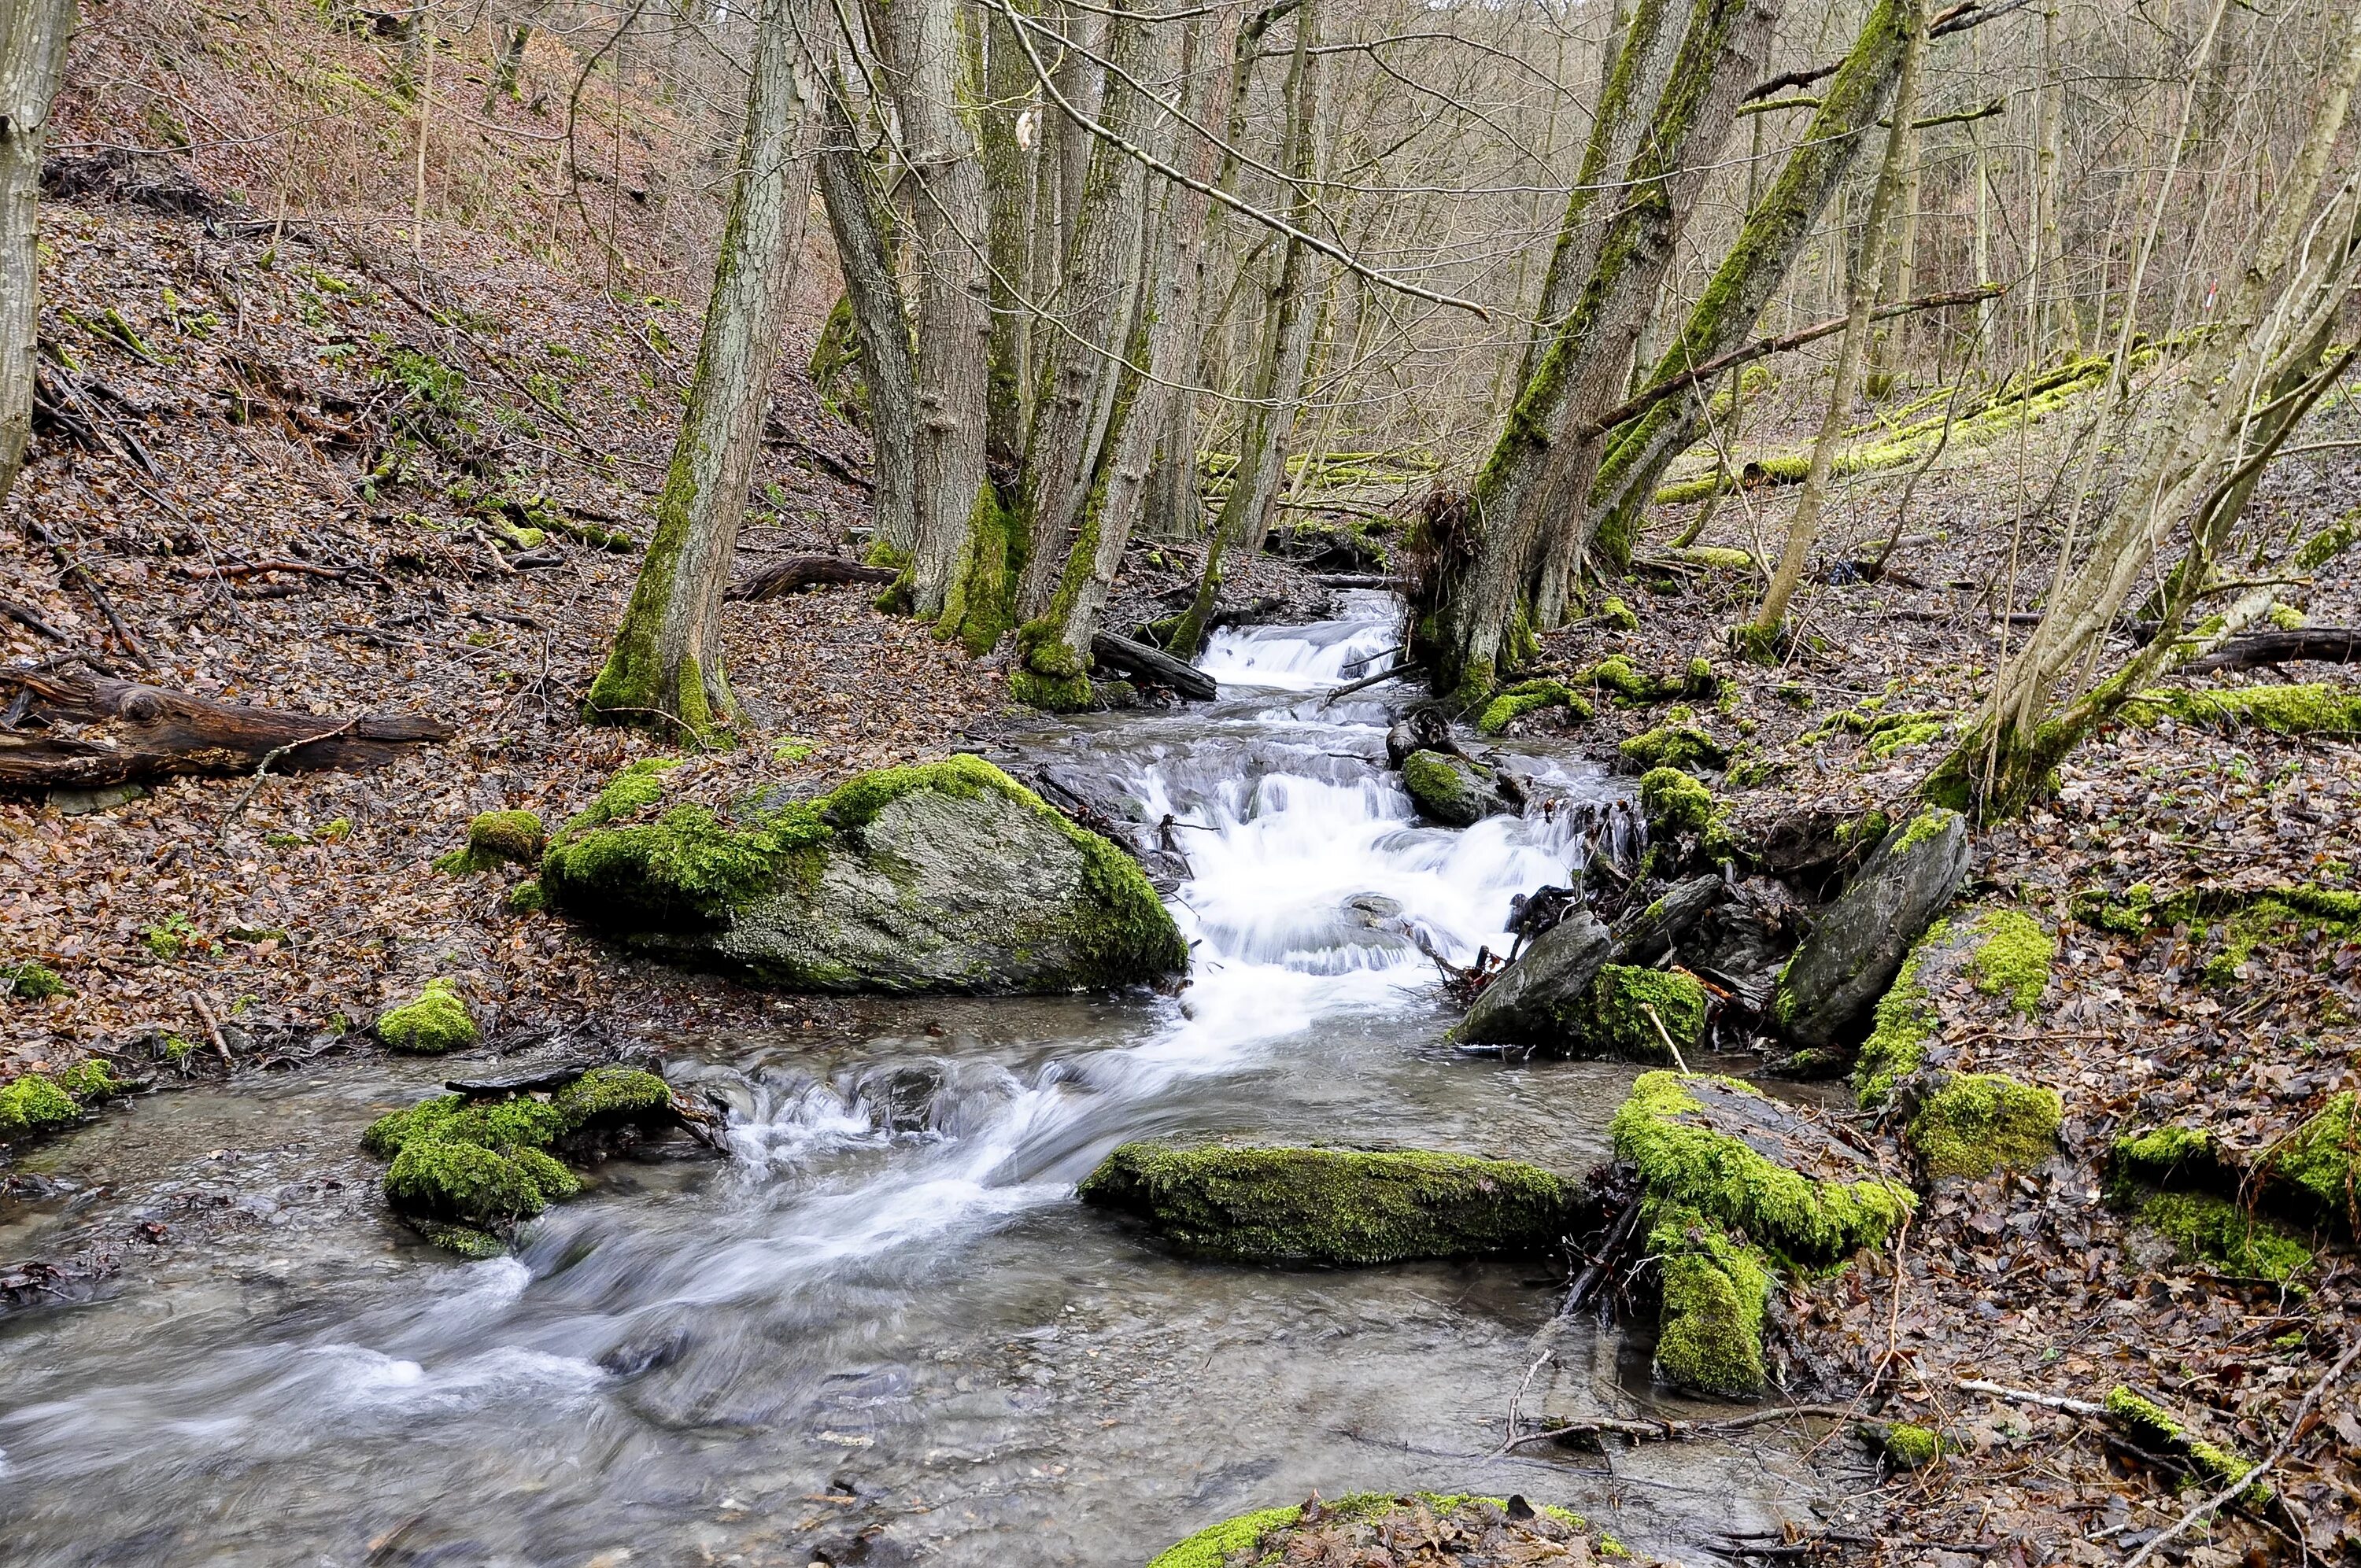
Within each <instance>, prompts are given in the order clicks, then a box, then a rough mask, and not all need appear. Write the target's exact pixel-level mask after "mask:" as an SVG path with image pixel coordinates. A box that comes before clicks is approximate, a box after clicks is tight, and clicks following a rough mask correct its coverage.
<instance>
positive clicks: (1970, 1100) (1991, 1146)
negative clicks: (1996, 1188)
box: [1903, 1072, 2066, 1181]
mask: <svg viewBox="0 0 2361 1568" xmlns="http://www.w3.org/2000/svg"><path fill="white" fill-rule="evenodd" d="M1912 1098H1913V1099H1915V1100H1916V1109H1915V1110H1914V1111H1913V1113H1912V1114H1911V1117H1910V1121H1909V1123H1908V1124H1907V1125H1906V1126H1905V1128H1904V1130H1903V1141H1904V1142H1905V1143H1906V1144H1908V1145H1909V1146H1910V1150H1911V1152H1912V1153H1913V1154H1916V1156H1917V1157H1918V1163H1919V1166H1920V1168H1922V1169H1924V1170H1925V1171H1926V1173H1927V1176H1928V1177H1930V1178H1939V1177H1964V1178H1966V1179H1969V1180H1971V1181H1980V1180H1982V1179H1983V1178H1985V1177H1987V1176H1990V1175H1991V1174H1992V1173H1993V1171H1995V1170H2002V1169H2007V1170H2032V1169H2034V1168H2037V1167H2038V1166H2040V1165H2041V1164H2043V1163H2044V1162H2045V1161H2047V1160H2048V1158H2049V1157H2050V1155H2051V1154H2053V1153H2054V1152H2056V1150H2057V1147H2058V1129H2059V1126H2060V1125H2062V1124H2063V1123H2064V1122H2065V1119H2066V1102H2064V1101H2063V1100H2062V1099H2060V1098H2059V1094H2058V1091H2056V1090H2053V1089H2043V1088H2040V1087H2039V1086H2037V1085H2035V1084H2029V1083H2019V1082H2017V1081H2016V1080H2015V1079H2013V1078H2007V1077H2004V1076H2003V1075H2002V1074H2000V1073H1996V1072H1960V1073H1949V1072H1945V1073H1930V1074H1928V1075H1927V1081H1926V1082H1925V1083H1923V1084H1921V1085H1919V1086H1918V1088H1917V1092H1916V1093H1915V1094H1914V1095H1913V1097H1912Z"/></svg>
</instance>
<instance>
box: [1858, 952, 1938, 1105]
mask: <svg viewBox="0 0 2361 1568" xmlns="http://www.w3.org/2000/svg"><path fill="white" fill-rule="evenodd" d="M1950 939H1951V923H1950V922H1949V921H1948V920H1938V921H1936V922H1935V924H1934V925H1932V926H1930V927H1927V934H1926V935H1925V936H1923V937H1921V938H1918V942H1917V945H1916V947H1913V948H1911V949H1910V956H1909V957H1908V958H1906V959H1903V960H1902V969H1901V971H1900V972H1899V973H1897V974H1896V975H1895V976H1894V983H1893V984H1892V985H1890V986H1888V987H1886V991H1885V994H1884V995H1883V996H1881V997H1879V998H1878V999H1877V1009H1876V1011H1875V1012H1874V1013H1873V1014H1871V1022H1872V1027H1871V1029H1870V1033H1869V1038H1868V1039H1866V1040H1863V1041H1862V1042H1861V1054H1860V1056H1859V1058H1857V1060H1856V1062H1855V1065H1854V1069H1853V1088H1854V1090H1855V1091H1856V1092H1857V1093H1858V1094H1859V1095H1860V1097H1861V1104H1863V1105H1864V1106H1868V1105H1877V1104H1880V1103H1883V1101H1884V1100H1885V1097H1886V1096H1887V1095H1889V1094H1891V1093H1893V1092H1894V1085H1895V1084H1897V1083H1899V1082H1901V1081H1902V1080H1904V1079H1905V1078H1907V1077H1909V1076H1910V1075H1911V1074H1912V1073H1914V1072H1916V1071H1917V1070H1918V1064H1919V1063H1920V1062H1921V1061H1923V1060H1925V1059H1926V1055H1927V1041H1928V1040H1930V1039H1932V1038H1933V1037H1934V1035H1935V1006H1934V1003H1933V1001H1932V999H1931V998H1930V997H1929V996H1928V994H1927V986H1926V983H1925V982H1924V981H1922V980H1921V979H1920V978H1919V973H1918V971H1919V967H1920V966H1921V965H1922V964H1924V963H1925V962H1927V959H1929V958H1931V957H1932V956H1933V955H1934V954H1936V953H1938V952H1941V951H1942V950H1943V949H1944V948H1945V946H1946V944H1948V943H1949V941H1950Z"/></svg>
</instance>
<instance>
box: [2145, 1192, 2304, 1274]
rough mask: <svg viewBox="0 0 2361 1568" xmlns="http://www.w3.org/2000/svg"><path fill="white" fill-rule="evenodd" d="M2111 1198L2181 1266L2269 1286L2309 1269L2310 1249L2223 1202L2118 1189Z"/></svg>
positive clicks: (2279, 1228)
mask: <svg viewBox="0 0 2361 1568" xmlns="http://www.w3.org/2000/svg"><path fill="white" fill-rule="evenodd" d="M2110 1195H2111V1196H2112V1197H2114V1198H2115V1200H2116V1201H2117V1203H2118V1205H2119V1206H2120V1207H2123V1208H2125V1209H2128V1210H2129V1211H2130V1212H2131V1213H2132V1215H2133V1217H2134V1218H2135V1219H2136V1220H2138V1221H2139V1222H2140V1223H2142V1224H2145V1225H2147V1227H2148V1228H2149V1229H2150V1230H2152V1231H2154V1232H2156V1233H2157V1234H2158V1235H2160V1236H2162V1237H2164V1238H2165V1239H2166V1240H2167V1241H2169V1242H2170V1243H2172V1245H2173V1249H2174V1250H2175V1251H2176V1252H2178V1253H2179V1254H2180V1256H2181V1258H2182V1259H2183V1260H2184V1261H2185V1262H2188V1263H2191V1264H2196V1265H2199V1266H2204V1267H2207V1268H2213V1269H2217V1270H2219V1271H2220V1272H2222V1273H2224V1274H2227V1275H2232V1276H2235V1277H2238V1278H2241V1279H2267V1280H2269V1281H2270V1282H2271V1283H2272V1284H2274V1285H2284V1284H2286V1283H2288V1282H2289V1281H2290V1280H2291V1279H2293V1278H2295V1277H2297V1276H2298V1275H2300V1274H2302V1273H2304V1272H2305V1271H2306V1270H2308V1269H2309V1268H2311V1266H2312V1247H2311V1245H2309V1244H2307V1243H2306V1242H2305V1241H2304V1239H2303V1238H2302V1237H2301V1236H2299V1235H2297V1234H2295V1233H2294V1232H2292V1231H2290V1230H2289V1229H2287V1227H2285V1226H2283V1225H2279V1224H2277V1223H2273V1222H2271V1221H2269V1220H2267V1219H2264V1218H2262V1217H2261V1216H2259V1215H2257V1214H2256V1213H2254V1212H2251V1211H2249V1210H2246V1209H2243V1208H2241V1207H2239V1206H2238V1204H2236V1203H2235V1202H2234V1201H2231V1200H2230V1199H2228V1198H2224V1197H2220V1196H2218V1195H2216V1194H2214V1193H2211V1192H2158V1191H2154V1190H2147V1189H2135V1190H2124V1189H2120V1188H2119V1189H2117V1190H2114V1191H2113V1192H2112V1193H2111V1194H2110Z"/></svg>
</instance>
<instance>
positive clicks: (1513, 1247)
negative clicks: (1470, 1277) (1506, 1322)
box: [1078, 1143, 1576, 1264]
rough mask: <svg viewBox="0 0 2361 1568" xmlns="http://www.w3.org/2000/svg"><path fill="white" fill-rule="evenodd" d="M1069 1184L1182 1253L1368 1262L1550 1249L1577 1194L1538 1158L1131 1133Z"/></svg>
mask: <svg viewBox="0 0 2361 1568" xmlns="http://www.w3.org/2000/svg"><path fill="white" fill-rule="evenodd" d="M1078 1196H1080V1197H1081V1198H1082V1201H1084V1202H1086V1203H1092V1204H1095V1205H1098V1206H1100V1207H1103V1208H1109V1209H1115V1210H1119V1211H1121V1212H1126V1213H1131V1214H1136V1215H1138V1216H1139V1217H1141V1218H1143V1219H1145V1220H1146V1221H1148V1224H1149V1226H1150V1228H1151V1229H1153V1230H1154V1231H1155V1232H1156V1234H1159V1236H1161V1237H1163V1238H1164V1239H1166V1240H1168V1241H1170V1242H1172V1243H1173V1244H1175V1245H1179V1246H1180V1247H1183V1248H1185V1249H1187V1250H1189V1251H1191V1252H1198V1253H1203V1254H1207V1255H1213V1256H1217V1257H1229V1258H1237V1259H1243V1260H1248V1261H1254V1262H1268V1263H1309V1264H1378V1263H1397V1262H1400V1261H1402V1260H1403V1259H1406V1258H1416V1257H1467V1256H1476V1255H1484V1254H1489V1253H1542V1252H1547V1251H1548V1250H1550V1249H1551V1248H1552V1247H1554V1246H1555V1245H1557V1243H1558V1240H1559V1237H1560V1236H1561V1235H1562V1234H1563V1233H1564V1229H1565V1222H1566V1216H1567V1213H1568V1210H1569V1208H1570V1205H1571V1204H1572V1203H1573V1201H1574V1199H1575V1196H1576V1194H1575V1190H1574V1188H1573V1185H1572V1184H1571V1183H1569V1182H1567V1181H1565V1180H1564V1179H1561V1178H1559V1177H1557V1176H1554V1175H1553V1174H1552V1173H1550V1172H1549V1171H1546V1170H1543V1169H1542V1168H1539V1167H1538V1166H1531V1165H1524V1164H1521V1163H1518V1162H1515V1161H1511V1160H1494V1159H1479V1158H1477V1157H1473V1156H1469V1155H1455V1154H1437V1153H1433V1152H1429V1151H1425V1150H1403V1151H1386V1152H1367V1151H1360V1150H1350V1149H1323V1148H1255V1147H1241V1146H1230V1145H1213V1146H1202V1147H1193V1148H1184V1147H1178V1146H1172V1145H1169V1144H1154V1143H1134V1144H1126V1145H1124V1146H1122V1147H1121V1148H1118V1149H1116V1150H1115V1152H1114V1153H1113V1154H1111V1155H1109V1156H1108V1157H1106V1158H1105V1159H1104V1161H1102V1162H1101V1163H1100V1165H1099V1168H1097V1169H1096V1170H1093V1172H1092V1173H1091V1174H1090V1176H1089V1177H1088V1178H1086V1179H1084V1180H1083V1182H1082V1186H1081V1187H1080V1188H1079V1189H1078Z"/></svg>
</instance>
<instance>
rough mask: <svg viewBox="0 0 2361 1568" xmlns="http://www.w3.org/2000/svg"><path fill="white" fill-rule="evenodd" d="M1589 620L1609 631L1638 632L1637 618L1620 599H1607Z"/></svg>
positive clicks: (1638, 620) (1638, 619)
mask: <svg viewBox="0 0 2361 1568" xmlns="http://www.w3.org/2000/svg"><path fill="white" fill-rule="evenodd" d="M1590 619H1591V620H1595V621H1597V622H1598V624H1599V625H1601V626H1603V627H1605V628H1607V630H1609V631H1637V630H1640V618H1639V616H1638V615H1637V614H1636V613H1634V612H1633V610H1632V609H1631V606H1630V605H1628V604H1625V603H1624V602H1623V601H1622V600H1621V599H1620V598H1609V599H1608V600H1607V601H1606V602H1605V603H1603V604H1601V605H1600V606H1599V607H1598V614H1597V615H1594V616H1592V617H1591V618H1590Z"/></svg>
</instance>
